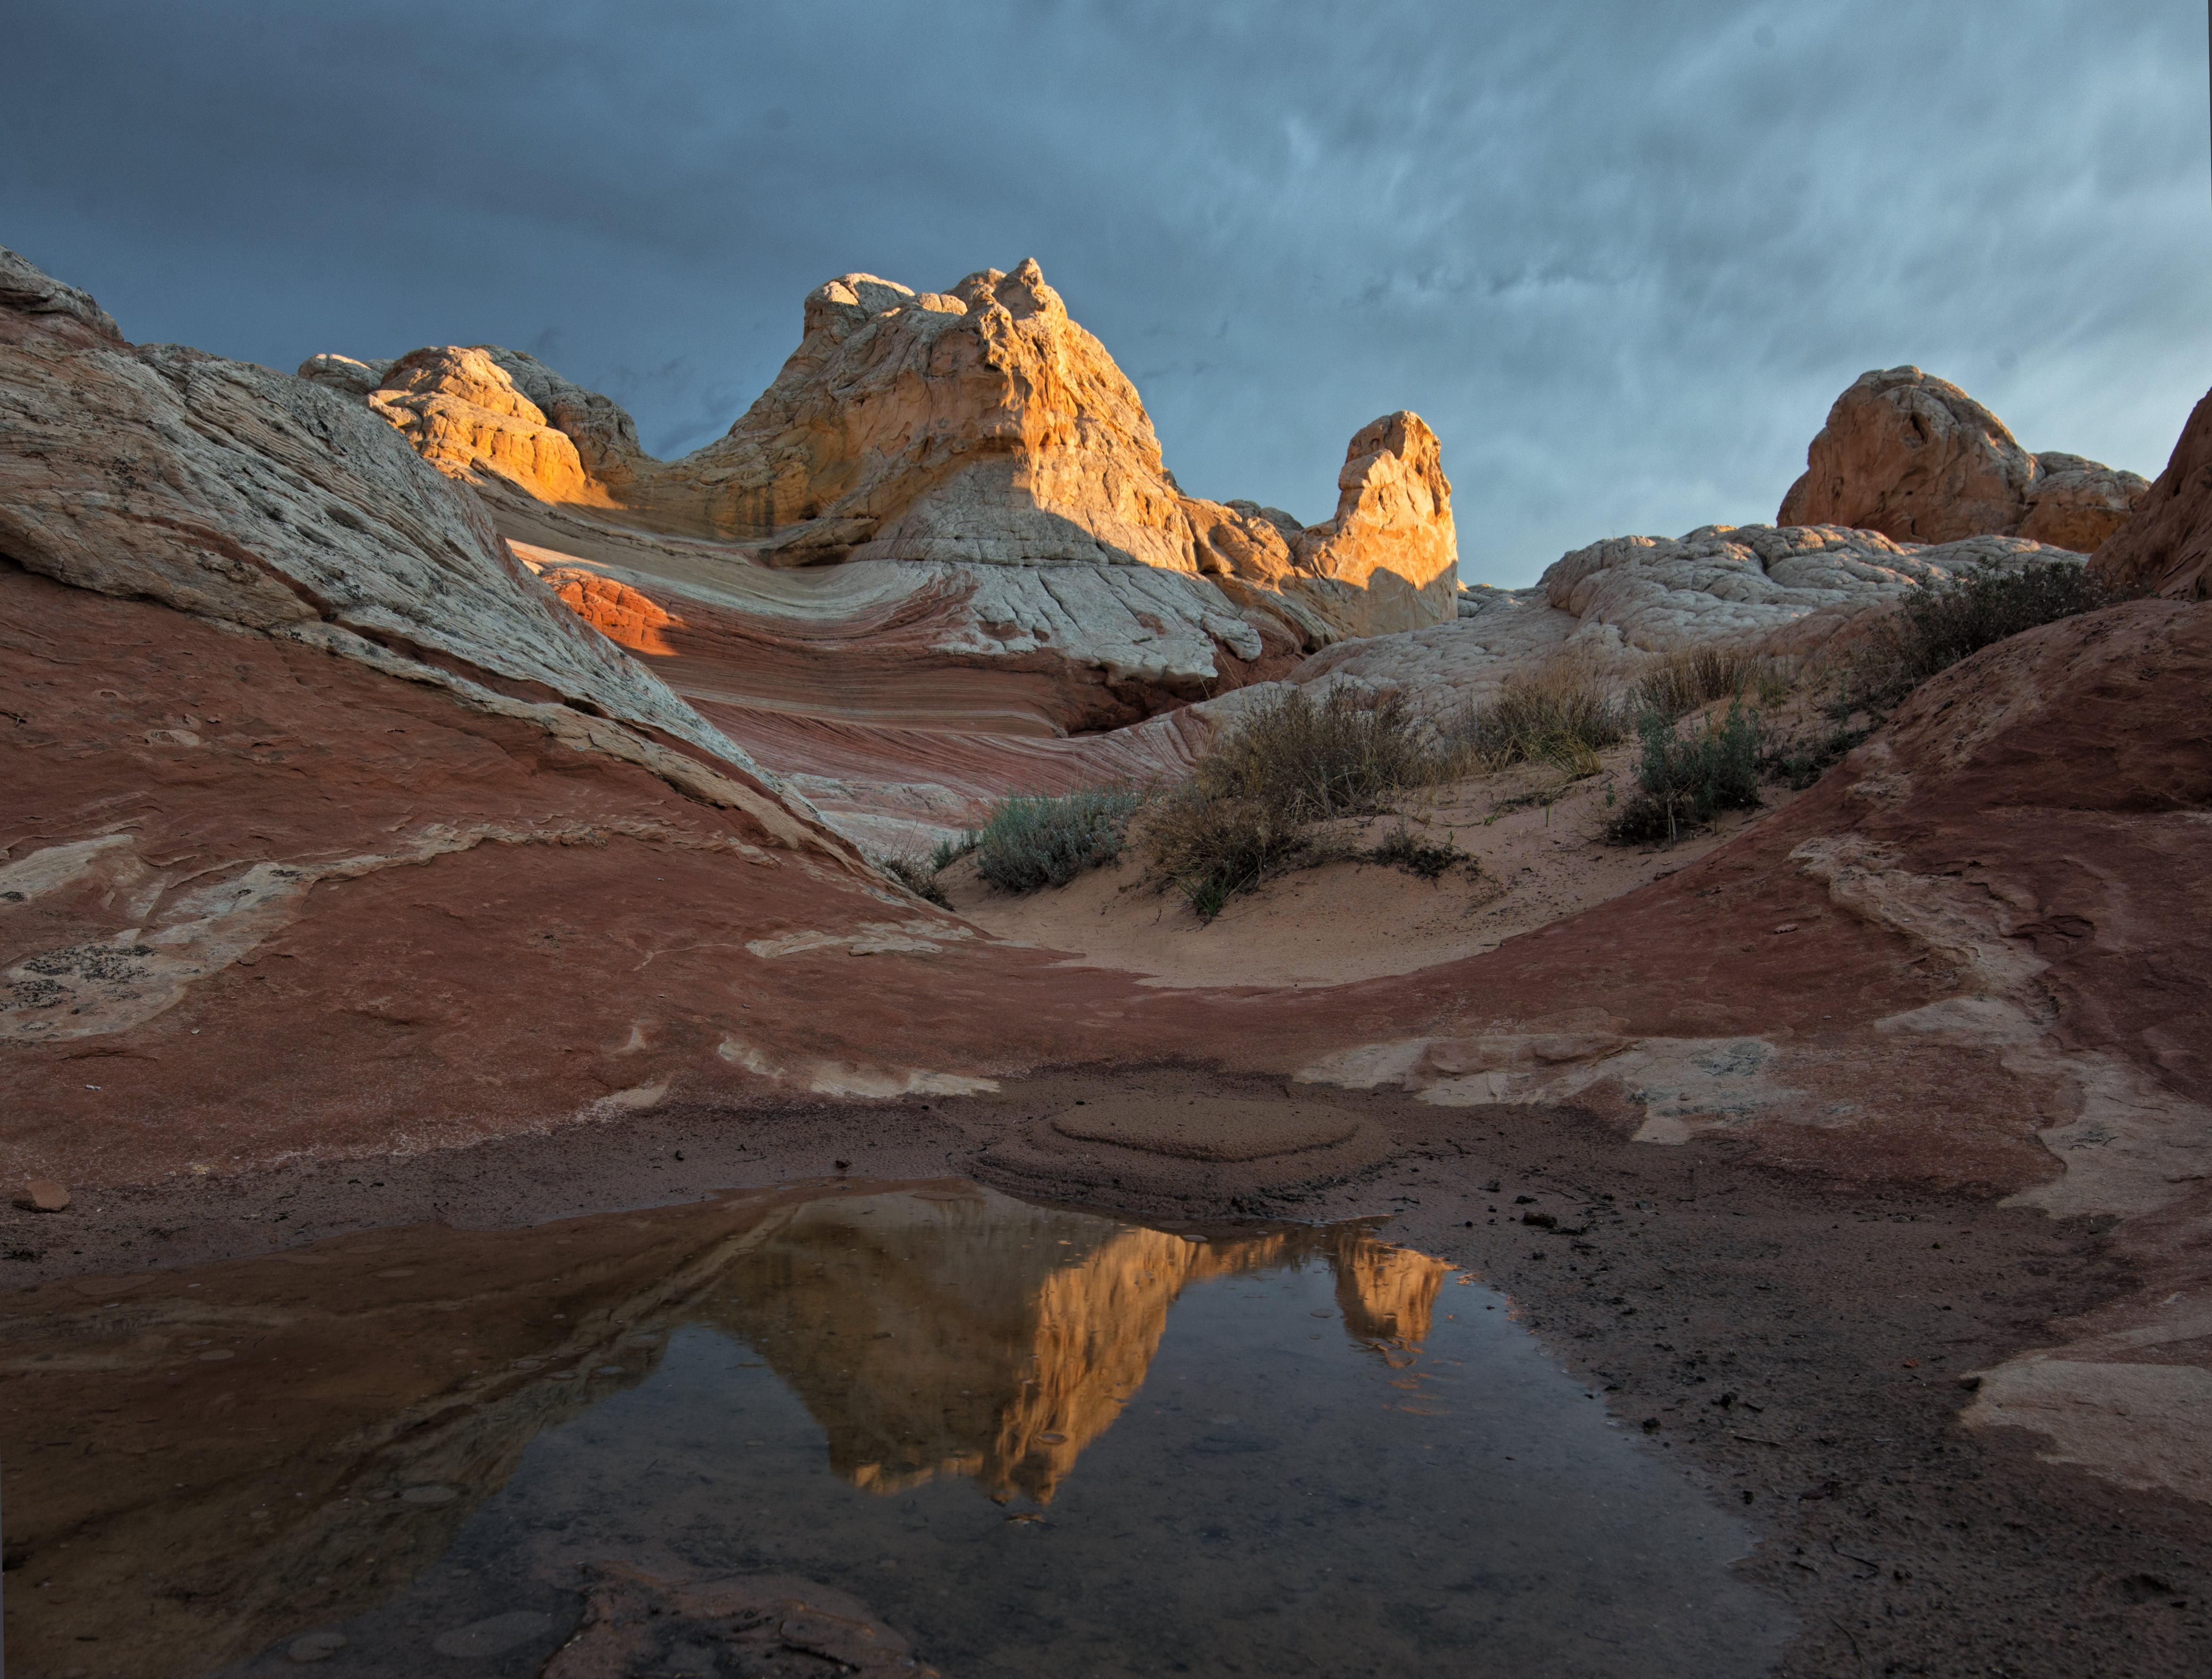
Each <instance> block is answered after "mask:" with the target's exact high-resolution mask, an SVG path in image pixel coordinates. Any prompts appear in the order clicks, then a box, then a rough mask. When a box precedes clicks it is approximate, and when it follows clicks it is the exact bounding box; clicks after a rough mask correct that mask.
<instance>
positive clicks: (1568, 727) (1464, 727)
mask: <svg viewBox="0 0 2212 1679" xmlns="http://www.w3.org/2000/svg"><path fill="white" fill-rule="evenodd" d="M1625 733H1627V727H1626V719H1625V718H1624V717H1623V716H1622V715H1621V709H1620V705H1619V704H1618V703H1616V702H1615V701H1614V699H1613V696H1612V695H1611V693H1609V692H1608V691H1607V689H1606V687H1605V685H1604V684H1602V683H1601V682H1600V681H1598V680H1597V679H1596V678H1594V677H1593V676H1591V675H1589V673H1588V672H1581V671H1576V670H1571V669H1553V670H1540V671H1538V672H1535V673H1534V674H1533V675H1531V676H1527V677H1515V678H1510V679H1508V681H1507V682H1506V684H1505V685H1504V688H1503V689H1502V690H1500V691H1499V693H1498V697H1497V698H1496V699H1494V700H1492V701H1491V702H1490V703H1489V704H1487V705H1479V706H1475V707H1473V708H1472V709H1470V710H1469V711H1468V714H1467V715H1466V716H1465V717H1464V718H1463V719H1462V720H1461V721H1460V722H1459V723H1458V725H1457V726H1456V727H1454V728H1452V729H1451V730H1449V732H1448V734H1447V739H1449V742H1450V743H1451V744H1452V745H1455V746H1457V747H1459V748H1461V749H1462V750H1463V751H1465V752H1466V753H1468V755H1469V756H1470V757H1473V758H1474V759H1475V760H1476V761H1477V762H1478V763H1480V764H1481V765H1482V767H1483V768H1484V769H1486V770H1503V769H1504V768H1505V767H1506V766H1507V765H1509V764H1513V763H1556V764H1558V765H1559V767H1560V768H1561V769H1563V770H1576V771H1579V772H1581V773H1583V774H1589V772H1591V771H1593V770H1595V769H1596V768H1597V755H1598V753H1600V752H1601V751H1604V750H1605V748H1607V746H1610V745H1613V743H1614V742H1615V741H1617V740H1619V739H1620V738H1621V736H1622V735H1623V734H1625Z"/></svg>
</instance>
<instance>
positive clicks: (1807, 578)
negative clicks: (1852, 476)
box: [1288, 525, 2081, 716]
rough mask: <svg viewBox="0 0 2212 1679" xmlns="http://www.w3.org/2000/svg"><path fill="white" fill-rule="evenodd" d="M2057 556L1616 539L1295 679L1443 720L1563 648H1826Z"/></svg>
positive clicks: (2052, 552) (1825, 534) (1764, 539)
mask: <svg viewBox="0 0 2212 1679" xmlns="http://www.w3.org/2000/svg"><path fill="white" fill-rule="evenodd" d="M2053 562H2056V563H2066V564H2079V563H2081V556H2080V555H2078V554H2075V553H2071V552H2069V551H2065V550H2063V549H2052V548H2045V547H2041V546H2039V545H2038V544H2035V543H2033V542H2027V541H2024V540H2022V539H2021V538H2017V537H1986V536H1985V537H1969V538H1965V539H1963V540H1960V541H1957V542H1947V543H1942V544H1936V545H1933V546H1929V547H1923V546H1919V545H1917V544H1910V543H1899V542H1895V541H1893V540H1892V539H1891V538H1887V537H1886V536H1883V535H1881V533H1879V532H1874V531H1854V530H1846V529H1844V528H1841V527H1838V526H1832V525H1816V526H1805V527H1798V526H1782V527H1779V528H1777V527H1775V526H1768V525H1741V526H1728V525H1708V526H1704V527H1702V528H1701V529H1699V530H1695V531H1692V532H1689V533H1688V534H1687V535H1686V536H1683V537H1681V538H1669V537H1646V536H1632V537H1613V538H1608V539H1607V540H1606V541H1604V542H1597V543H1592V544H1590V545H1589V547H1587V548H1578V549H1577V550H1576V551H1574V552H1572V553H1571V554H1566V555H1564V556H1562V557H1560V558H1559V559H1558V560H1556V561H1554V562H1553V563H1552V565H1551V566H1550V568H1549V569H1547V570H1546V571H1545V573H1544V575H1543V577H1542V578H1541V580H1540V581H1538V583H1537V584H1536V586H1535V587H1534V588H1529V589H1511V590H1509V589H1479V590H1471V591H1469V592H1468V594H1467V595H1466V596H1463V597H1462V604H1461V609H1460V610H1461V616H1460V617H1458V618H1456V619H1455V620H1454V621H1453V622H1452V623H1449V624H1438V625H1437V626H1436V627H1434V628H1433V629H1429V630H1416V631H1413V633H1411V634H1409V635H1401V636H1377V637H1375V638H1373V639H1370V640H1365V641H1347V642H1337V643H1336V644H1335V645H1334V646H1332V647H1327V648H1322V650H1321V651H1319V652H1318V653H1316V654H1313V655H1312V656H1311V657H1310V658H1309V659H1307V660H1305V661H1304V663H1302V664H1300V665H1299V666H1297V668H1296V669H1295V670H1294V671H1292V672H1291V674H1290V677H1289V678H1288V679H1289V680H1291V681H1293V682H1311V681H1316V680H1319V679H1322V678H1327V677H1337V678H1357V679H1358V680H1361V681H1364V682H1368V683H1370V684H1375V685H1377V686H1382V687H1389V688H1395V689H1396V690H1399V691H1401V692H1402V693H1404V694H1406V695H1407V697H1409V698H1410V699H1411V700H1412V701H1413V703H1414V704H1415V705H1416V706H1418V707H1419V708H1420V709H1423V710H1425V711H1427V712H1429V713H1431V714H1432V715H1437V716H1443V715H1446V714H1448V713H1449V712H1451V711H1453V710H1455V709H1457V708H1459V707H1461V706H1463V705H1466V704H1468V703H1482V702H1484V701H1486V700H1489V699H1491V698H1493V697H1495V696H1496V694H1497V692H1498V689H1499V688H1500V687H1501V686H1502V685H1503V684H1504V683H1505V682H1506V681H1507V680H1508V679H1509V678H1512V677H1513V676H1515V675H1516V674H1525V673H1527V672H1530V671H1532V670H1534V669H1535V668H1536V667H1537V666H1541V664H1543V663H1544V662H1545V661H1546V660H1549V659H1553V658H1558V657H1560V656H1568V657H1575V658H1580V659H1583V660H1589V661H1591V662H1592V663H1593V664H1594V665H1595V666H1599V667H1601V668H1606V667H1609V668H1611V669H1613V670H1614V671H1616V672H1628V671H1630V670H1632V667H1633V666H1634V665H1635V664H1636V663H1637V662H1638V659H1637V655H1639V654H1668V653H1676V652H1681V651H1684V650H1686V649H1690V648H1706V647H1722V648H1730V649H1733V650H1735V651H1737V652H1741V653H1747V654H1777V655H1784V656H1792V657H1796V656H1802V655H1806V654H1817V653H1819V652H1820V650H1821V649H1823V648H1826V647H1827V646H1829V645H1830V644H1831V643H1832V642H1836V641H1837V640H1838V638H1848V637H1849V636H1851V635H1853V634H1855V633H1857V632H1858V631H1860V630H1863V628H1864V627H1865V625H1866V624H1868V623H1869V622H1870V621H1871V619H1872V617H1874V616H1875V614H1877V613H1879V612H1881V611H1883V610H1884V609H1886V608H1887V607H1888V606H1890V605H1893V603H1894V602H1895V601H1896V600H1897V599H1899V597H1900V596H1902V595H1904V594H1905V593H1906V592H1907V591H1909V590H1911V589H1913V588H1917V587H1921V586H1923V585H1925V584H1929V583H1932V582H1936V581H1939V580H1941V579H1943V578H1946V577H1951V576H1956V575H1960V574H1961V573H1964V572H1968V571H1989V570H1998V571H2002V570H2008V569H2015V568H2017V567H2020V566H2022V565H2028V564H2034V563H2053Z"/></svg>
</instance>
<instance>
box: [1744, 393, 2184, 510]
mask: <svg viewBox="0 0 2212 1679" xmlns="http://www.w3.org/2000/svg"><path fill="white" fill-rule="evenodd" d="M2149 487H2150V486H2149V485H2148V484H2147V483H2146V482H2145V481H2144V480H2143V479H2142V478H2141V477H2139V476H2138V475H2137V474H2136V473H2133V472H2124V471H2118V470H2116V469H2114V468H2112V467H2110V466H2106V465H2102V464H2101V463H2100V462H2098V461H2093V460H2085V459H2082V458H2081V456H2080V455H2075V454H2059V453H2046V454H2030V453H2028V452H2027V450H2026V449H2023V448H2022V447H2021V446H2020V444H2019V443H2018V442H2017V441H2015V439H2014V437H2013V435H2012V433H2011V432H2010V431H2008V430H2007V429H2006V428H2005V423H2004V422H2003V421H2002V420H2000V419H1999V418H1997V417H1996V415H1994V414H1992V413H1991V412H1990V411H1989V410H1988V409H1986V408H1984V407H1983V406H1982V405H1981V404H1980V403H1978V402H1976V401H1975V400H1974V399H1973V398H1972V397H1970V396H1968V395H1967V394H1966V392H1964V391H1962V390H1960V388H1959V387H1958V386H1955V385H1953V384H1951V383H1949V382H1948V381H1947V380H1941V379H1937V378H1936V377H1935V376H1934V375H1933V374H1925V373H1923V372H1922V371H1921V370H1920V369H1919V368H1911V367H1906V368H1888V369H1887V370H1886V371H1884V370H1880V369H1877V370H1875V371H1874V372H1871V373H1865V374H1860V375H1859V377H1858V379H1857V381H1856V382H1854V383H1853V384H1852V386H1851V387H1850V389H1849V390H1847V391H1845V392H1844V393H1843V395H1841V396H1839V397H1838V398H1836V402H1835V406H1834V407H1832V408H1831V409H1830V410H1829V411H1828V423H1827V424H1826V425H1825V426H1823V427H1822V428H1821V429H1820V434H1819V435H1817V436H1815V437H1814V439H1813V441H1812V445H1811V447H1809V448H1808V449H1807V451H1806V454H1805V473H1804V476H1803V477H1802V478H1799V479H1798V480H1797V482H1796V484H1792V485H1791V486H1790V493H1789V494H1788V495H1787V496H1784V497H1783V499H1782V510H1781V512H1780V513H1779V514H1777V515H1776V516H1775V523H1776V524H1778V525H1844V526H1855V527H1857V528H1858V529H1861V530H1869V531H1879V532H1881V533H1882V534H1883V535H1884V536H1887V537H1890V538H1894V539H1895V540H1897V541H1899V542H1924V543H1943V542H1956V541H1959V540H1960V539H1961V538H1966V537H1975V536H2016V537H2022V538H2026V539H2027V540H2028V541H2030V542H2040V543H2046V544H2050V545H2051V546H2052V547H2054V548H2065V549H2070V550H2072V551H2075V552H2076V553H2082V554H2087V553H2090V552H2093V551H2094V550H2095V549H2096V548H2097V546H2098V545H2099V544H2100V543H2102V542H2103V541H2104V540H2105V539H2106V538H2108V537H2109V536H2111V535H2112V532H2114V531H2116V530H2118V528H2119V527H2120V526H2121V525H2123V524H2124V523H2125V522H2126V520H2127V519H2128V516H2129V515H2130V514H2131V513H2132V512H2133V511H2134V510H2135V509H2136V508H2137V507H2139V506H2141V505H2142V499H2143V496H2144V495H2145V493H2146V492H2147V491H2148V489H2149Z"/></svg>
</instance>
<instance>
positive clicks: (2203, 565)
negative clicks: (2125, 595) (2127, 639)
mask: <svg viewBox="0 0 2212 1679" xmlns="http://www.w3.org/2000/svg"><path fill="white" fill-rule="evenodd" d="M2090 565H2091V567H2092V569H2093V570H2095V572H2096V573H2097V575H2099V576H2100V577H2102V578H2104V579H2105V581H2107V582H2109V583H2115V584H2118V585H2119V586H2121V587H2125V588H2136V589H2144V590H2148V591H2149V592H2151V593H2155V594H2163V595H2169V596H2172V598H2173V599H2177V600H2203V599H2206V598H2207V597H2208V596H2212V396H2207V397H2206V398H2204V399H2203V401H2201V402H2199V403H2198V404H2197V406H2196V408H2195V410H2194V411H2191V414H2190V416H2189V423H2188V424H2187V425H2185V426H2184V427H2183V428H2182V429H2181V437H2180V440H2179V441H2178V442H2176V443H2175V444H2174V446H2173V456H2172V459H2170V460H2168V461H2167V462H2166V470H2165V471H2163V472H2160V474H2159V475H2158V482H2157V483H2156V484H2153V485H2151V487H2150V490H2149V492H2148V494H2147V495H2146V496H2144V497H2143V500H2142V511H2141V512H2140V513H2139V514H2137V516H2136V518H2134V519H2132V520H2130V521H2129V522H2128V523H2127V524H2126V525H2125V526H2122V527H2121V528H2120V529H2119V530H2118V531H2116V532H2113V534H2112V538H2111V539H2110V540H2108V541H2107V542H2106V544H2105V545H2104V546H2103V547H2101V548H2100V549H2099V550H2098V551H2097V554H2096V557H2095V558H2094V559H2093V560H2092V561H2091V562H2090Z"/></svg>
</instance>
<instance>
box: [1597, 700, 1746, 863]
mask: <svg viewBox="0 0 2212 1679" xmlns="http://www.w3.org/2000/svg"><path fill="white" fill-rule="evenodd" d="M1637 728H1638V733H1641V734H1642V735H1643V737H1644V762H1643V763H1642V764H1641V766H1640V767H1639V768H1638V772H1637V783H1638V788H1640V791H1639V792H1638V794H1636V796H1635V797H1633V798H1632V799H1630V800H1628V801H1627V803H1626V804H1625V805H1623V806H1621V811H1620V815H1619V816H1617V817H1615V818H1613V822H1612V824H1610V825H1609V826H1608V828H1607V830H1606V833H1607V838H1609V839H1611V840H1612V841H1613V843H1615V844H1619V845H1639V844H1644V843H1648V842H1650V841H1653V840H1668V841H1671V840H1673V839H1674V837H1675V836H1676V835H1677V834H1679V833H1680V830H1682V829H1684V828H1686V827H1691V826H1694V825H1695V824H1699V823H1701V822H1704V821H1705V820H1707V819H1708V818H1711V816H1712V814H1713V813H1714V812H1716V811H1732V810H1755V809H1757V808H1758V806H1759V714H1758V713H1756V712H1752V711H1746V710H1745V709H1743V707H1742V705H1741V703H1737V704H1732V705H1730V706H1729V711H1728V717H1727V720H1726V721H1723V722H1721V723H1718V724H1716V725H1713V726H1712V727H1708V728H1707V729H1705V731H1704V732H1703V733H1699V734H1692V735H1690V736H1687V737H1684V736H1681V735H1678V734H1677V733H1675V732H1674V723H1673V722H1672V721H1669V720H1668V719H1667V718H1664V717H1661V716H1657V715H1646V716H1645V717H1644V719H1643V720H1642V721H1640V722H1639V723H1638V725H1637Z"/></svg>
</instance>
